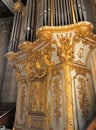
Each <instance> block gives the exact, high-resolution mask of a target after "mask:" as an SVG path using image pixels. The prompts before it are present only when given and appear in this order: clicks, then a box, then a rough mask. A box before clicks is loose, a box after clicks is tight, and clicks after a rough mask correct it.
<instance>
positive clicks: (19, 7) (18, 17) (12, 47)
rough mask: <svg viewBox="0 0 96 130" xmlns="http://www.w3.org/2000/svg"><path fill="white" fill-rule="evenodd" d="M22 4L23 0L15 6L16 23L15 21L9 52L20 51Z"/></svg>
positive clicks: (19, 0)
mask: <svg viewBox="0 0 96 130" xmlns="http://www.w3.org/2000/svg"><path fill="white" fill-rule="evenodd" d="M22 8H23V5H22V2H21V0H18V1H17V2H16V3H15V4H14V11H15V16H14V21H13V28H12V32H11V37H10V45H9V51H18V44H19V43H18V42H19V35H20V29H21V20H22V13H21V11H22Z"/></svg>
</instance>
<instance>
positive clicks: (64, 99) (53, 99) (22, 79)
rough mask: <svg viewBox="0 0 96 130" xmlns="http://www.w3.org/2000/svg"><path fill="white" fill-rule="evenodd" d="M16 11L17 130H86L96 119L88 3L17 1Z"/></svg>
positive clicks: (95, 38)
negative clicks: (86, 4) (24, 2)
mask: <svg viewBox="0 0 96 130" xmlns="http://www.w3.org/2000/svg"><path fill="white" fill-rule="evenodd" d="M14 11H15V15H14V21H13V28H12V33H11V37H10V42H9V44H10V45H9V51H8V53H6V57H7V59H8V60H9V63H10V65H11V67H12V68H14V69H15V70H16V80H17V83H18V92H17V101H16V114H15V122H14V127H13V130H86V129H87V128H88V126H89V125H90V123H91V122H92V121H93V120H94V119H95V117H96V100H95V99H96V62H95V61H94V59H96V57H95V56H96V55H95V56H94V58H93V61H92V62H91V60H92V53H93V51H95V47H96V35H95V34H94V33H93V32H92V29H93V26H92V24H91V23H90V22H88V20H87V14H86V7H85V4H84V0H27V2H26V5H23V3H22V1H21V0H18V1H16V2H15V4H14Z"/></svg>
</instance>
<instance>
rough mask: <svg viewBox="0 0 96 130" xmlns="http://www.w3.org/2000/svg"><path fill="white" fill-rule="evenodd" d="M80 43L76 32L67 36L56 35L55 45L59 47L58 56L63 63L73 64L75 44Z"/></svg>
mask: <svg viewBox="0 0 96 130" xmlns="http://www.w3.org/2000/svg"><path fill="white" fill-rule="evenodd" d="M79 41H80V39H79V37H78V36H77V35H76V34H75V32H71V33H66V34H62V33H61V34H56V38H55V40H54V43H55V44H56V46H57V54H58V55H59V58H60V60H61V63H65V62H72V61H73V60H74V49H75V44H77V43H78V42H79Z"/></svg>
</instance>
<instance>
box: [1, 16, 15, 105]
mask: <svg viewBox="0 0 96 130" xmlns="http://www.w3.org/2000/svg"><path fill="white" fill-rule="evenodd" d="M12 21H13V18H6V19H0V102H1V103H2V102H15V100H16V91H15V89H16V81H15V78H14V72H13V70H12V68H10V67H9V65H8V61H7V59H6V57H5V54H6V52H7V51H8V45H9V39H10V33H11V28H12Z"/></svg>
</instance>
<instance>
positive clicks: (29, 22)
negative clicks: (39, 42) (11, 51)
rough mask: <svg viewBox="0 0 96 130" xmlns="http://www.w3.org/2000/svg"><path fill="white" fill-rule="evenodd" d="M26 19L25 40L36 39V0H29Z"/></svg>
mask: <svg viewBox="0 0 96 130" xmlns="http://www.w3.org/2000/svg"><path fill="white" fill-rule="evenodd" d="M26 6H27V7H26V20H25V41H32V42H33V41H34V40H35V39H36V38H35V34H34V33H36V31H35V30H36V27H34V26H35V23H36V17H37V15H36V14H35V13H36V0H27V5H26Z"/></svg>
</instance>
